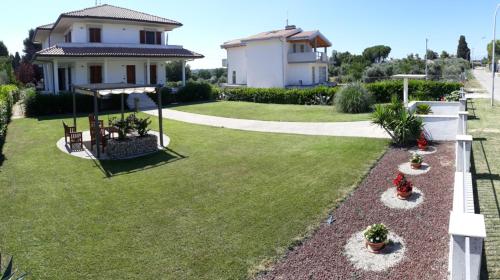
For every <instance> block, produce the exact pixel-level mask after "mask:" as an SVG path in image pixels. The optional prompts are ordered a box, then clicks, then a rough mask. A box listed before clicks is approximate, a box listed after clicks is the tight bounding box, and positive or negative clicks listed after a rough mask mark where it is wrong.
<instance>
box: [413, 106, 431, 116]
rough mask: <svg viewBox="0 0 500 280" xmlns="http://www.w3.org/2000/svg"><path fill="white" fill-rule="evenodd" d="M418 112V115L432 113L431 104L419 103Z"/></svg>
mask: <svg viewBox="0 0 500 280" xmlns="http://www.w3.org/2000/svg"><path fill="white" fill-rule="evenodd" d="M416 113H417V114H418V115H428V114H431V113H432V109H431V105H429V104H418V105H417V110H416Z"/></svg>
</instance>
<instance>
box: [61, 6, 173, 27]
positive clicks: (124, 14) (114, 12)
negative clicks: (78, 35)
mask: <svg viewBox="0 0 500 280" xmlns="http://www.w3.org/2000/svg"><path fill="white" fill-rule="evenodd" d="M61 17H82V18H85V17H89V18H106V19H118V20H120V19H121V20H132V21H142V22H152V23H163V24H173V25H179V26H181V25H182V24H181V23H180V22H177V21H174V20H170V19H166V18H162V17H158V16H154V15H150V14H146V13H142V12H138V11H134V10H130V9H126V8H121V7H116V6H112V5H108V4H104V5H100V6H95V7H91V8H86V9H83V10H78V11H73V12H68V13H63V14H61Z"/></svg>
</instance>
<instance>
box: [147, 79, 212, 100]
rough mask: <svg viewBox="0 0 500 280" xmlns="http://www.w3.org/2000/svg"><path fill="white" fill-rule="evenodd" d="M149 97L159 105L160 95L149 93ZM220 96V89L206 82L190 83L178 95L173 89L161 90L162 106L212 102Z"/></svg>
mask: <svg viewBox="0 0 500 280" xmlns="http://www.w3.org/2000/svg"><path fill="white" fill-rule="evenodd" d="M148 96H149V97H150V98H151V99H153V101H154V102H156V103H158V95H157V94H156V93H148ZM218 96H219V91H218V89H217V88H216V87H214V86H212V85H210V84H208V83H205V82H189V83H187V84H186V86H185V87H182V88H180V89H179V91H178V92H176V93H173V92H172V89H170V88H168V87H164V88H162V89H161V103H162V105H168V104H172V103H176V102H197V101H210V100H215V99H217V98H218Z"/></svg>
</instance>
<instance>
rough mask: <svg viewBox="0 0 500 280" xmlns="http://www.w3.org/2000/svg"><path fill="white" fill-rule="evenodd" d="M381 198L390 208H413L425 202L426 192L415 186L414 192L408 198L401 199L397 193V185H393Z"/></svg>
mask: <svg viewBox="0 0 500 280" xmlns="http://www.w3.org/2000/svg"><path fill="white" fill-rule="evenodd" d="M380 200H381V201H382V203H383V204H384V205H385V206H387V207H389V208H394V209H413V208H415V207H417V206H419V205H420V204H421V203H422V202H424V194H423V193H422V191H421V190H420V189H419V188H415V187H413V193H412V194H411V196H410V197H409V198H408V199H406V200H404V199H399V198H398V197H397V195H396V187H392V188H389V189H387V190H386V191H385V192H384V193H382V195H381V196H380Z"/></svg>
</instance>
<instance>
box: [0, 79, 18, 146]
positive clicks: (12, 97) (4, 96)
mask: <svg viewBox="0 0 500 280" xmlns="http://www.w3.org/2000/svg"><path fill="white" fill-rule="evenodd" d="M18 96H19V89H18V88H17V86H15V85H2V86H0V143H1V142H2V141H3V138H4V137H5V132H6V131H7V124H8V123H9V121H10V116H11V114H12V105H13V104H14V103H15V102H16V101H17V99H18Z"/></svg>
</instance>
